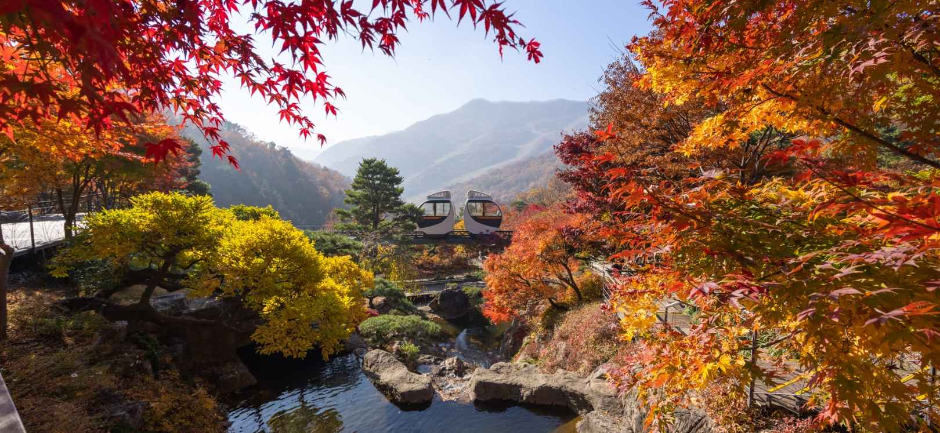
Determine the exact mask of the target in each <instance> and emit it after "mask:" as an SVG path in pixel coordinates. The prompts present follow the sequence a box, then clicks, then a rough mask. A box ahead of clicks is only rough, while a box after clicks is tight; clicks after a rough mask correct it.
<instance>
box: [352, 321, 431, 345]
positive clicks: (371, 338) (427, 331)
mask: <svg viewBox="0 0 940 433" xmlns="http://www.w3.org/2000/svg"><path fill="white" fill-rule="evenodd" d="M359 333H360V334H362V337H363V338H365V339H366V341H367V342H368V343H369V345H370V346H385V345H387V344H389V343H391V342H393V341H395V340H411V341H420V340H427V339H430V338H434V337H437V336H439V335H441V325H438V324H437V323H434V322H431V321H429V320H425V319H422V318H421V317H420V316H394V315H388V314H386V315H382V316H377V317H370V318H368V319H366V320H365V321H364V322H362V324H361V325H359Z"/></svg>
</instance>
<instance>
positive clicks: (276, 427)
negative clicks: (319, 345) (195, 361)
mask: <svg viewBox="0 0 940 433" xmlns="http://www.w3.org/2000/svg"><path fill="white" fill-rule="evenodd" d="M240 355H241V356H242V359H243V360H244V361H245V363H246V365H247V366H248V368H249V369H250V370H251V372H252V373H253V374H254V375H255V377H256V378H257V379H258V384H257V385H255V386H252V387H250V388H247V389H245V390H242V391H239V392H237V393H234V394H232V395H230V396H227V398H226V399H225V404H226V405H227V407H228V408H229V415H228V416H229V421H230V422H231V423H232V426H231V427H230V429H229V431H232V432H262V431H264V432H289V433H293V432H346V431H349V432H360V433H366V432H419V433H424V432H427V433H431V432H551V431H554V430H555V429H556V428H558V427H559V426H561V425H562V424H564V423H566V422H567V421H570V420H572V419H574V417H575V415H574V414H573V413H570V412H568V411H567V410H566V409H563V408H546V407H528V406H526V407H521V406H517V405H512V404H509V403H486V404H465V403H457V402H453V401H442V400H440V399H438V398H435V401H434V402H433V403H432V404H431V405H430V406H429V407H418V408H415V407H405V408H402V407H397V406H395V405H393V404H391V403H389V401H388V400H387V399H386V398H385V397H384V396H383V395H382V394H381V393H380V392H379V391H378V390H377V389H376V388H375V387H374V386H373V385H372V383H371V382H370V381H369V380H368V379H367V378H366V377H365V375H364V374H363V373H362V370H361V369H360V367H359V360H358V359H356V357H355V356H354V355H352V354H345V355H338V356H336V357H334V358H331V359H330V360H324V359H323V358H322V357H321V356H320V353H319V352H316V351H315V352H311V353H310V354H308V356H307V358H306V359H303V360H296V359H285V358H282V357H276V356H260V355H257V354H256V353H255V351H254V348H250V347H249V348H245V349H243V350H242V351H241V352H240Z"/></svg>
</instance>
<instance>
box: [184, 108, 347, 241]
mask: <svg viewBox="0 0 940 433" xmlns="http://www.w3.org/2000/svg"><path fill="white" fill-rule="evenodd" d="M221 134H222V139H224V140H225V141H227V142H228V144H229V145H230V146H231V147H232V154H234V155H235V157H236V158H238V163H239V164H240V166H241V171H237V170H235V169H234V168H232V167H231V166H230V165H229V164H228V163H227V162H223V161H221V160H220V159H219V158H214V157H212V155H211V152H209V151H208V143H207V142H206V140H205V139H204V138H203V137H202V134H200V133H199V132H198V131H197V130H196V129H195V128H192V127H188V128H185V129H184V131H183V135H184V136H186V137H188V138H190V139H192V140H194V141H196V142H197V143H199V145H200V146H201V147H202V149H203V153H202V157H201V161H202V173H201V174H200V175H199V179H201V180H204V181H206V182H208V183H209V185H211V187H212V190H211V191H212V196H213V198H214V199H215V203H216V205H218V206H230V205H233V204H247V205H252V206H267V205H271V206H274V208H275V209H277V211H278V212H279V213H280V214H281V217H282V218H284V219H288V220H291V221H292V222H293V223H294V224H298V225H321V224H323V223H324V222H325V221H326V218H327V216H328V215H329V214H330V211H332V210H333V208H335V207H340V206H342V205H343V197H345V193H344V190H345V189H346V188H347V187H348V186H349V180H348V179H347V178H346V177H345V176H343V175H342V174H340V173H338V172H336V171H334V170H330V169H328V168H324V167H321V166H320V165H317V164H313V163H310V162H307V161H304V160H301V159H300V158H297V157H296V156H294V155H293V154H292V153H291V151H290V150H288V149H287V148H284V147H279V146H277V145H276V144H274V143H271V142H267V143H266V142H262V141H261V140H259V139H258V138H257V137H255V136H254V135H253V134H251V133H250V132H248V131H246V130H245V129H244V128H242V127H241V126H239V125H236V124H234V123H226V124H225V125H223V127H222V131H221Z"/></svg>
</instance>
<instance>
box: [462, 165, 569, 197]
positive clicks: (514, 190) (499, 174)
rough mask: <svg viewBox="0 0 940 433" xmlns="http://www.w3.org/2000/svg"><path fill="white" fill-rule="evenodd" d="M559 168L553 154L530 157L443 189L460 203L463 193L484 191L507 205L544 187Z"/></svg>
mask: <svg viewBox="0 0 940 433" xmlns="http://www.w3.org/2000/svg"><path fill="white" fill-rule="evenodd" d="M562 166H563V164H562V163H561V161H559V160H558V157H557V156H555V154H554V153H550V152H549V153H542V154H539V155H537V156H534V157H530V158H525V159H523V160H519V161H515V162H513V163H511V164H507V165H503V166H501V167H496V168H493V169H490V170H487V171H486V172H484V173H483V174H481V175H479V176H476V177H474V178H472V179H469V180H466V181H463V182H458V183H454V184H451V185H449V186H447V187H446V188H445V189H447V190H449V191H451V193H453V197H455V198H459V199H460V200H458V201H460V202H462V201H463V198H464V197H466V196H467V191H468V190H471V189H476V190H480V191H486V192H487V193H489V194H490V195H492V196H493V199H495V200H496V201H497V202H499V203H509V202H510V201H511V200H512V199H514V198H515V197H516V196H518V195H519V194H522V193H524V192H526V191H529V190H531V189H532V188H535V187H539V186H545V185H547V184H548V182H549V181H550V180H551V178H552V177H554V176H555V173H556V172H558V169H560V168H561V167H562Z"/></svg>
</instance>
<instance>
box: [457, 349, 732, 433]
mask: <svg viewBox="0 0 940 433" xmlns="http://www.w3.org/2000/svg"><path fill="white" fill-rule="evenodd" d="M605 371H606V369H602V368H599V369H598V371H595V374H592V375H591V377H590V378H588V379H582V378H580V377H578V376H577V375H575V374H574V373H570V372H567V371H564V370H558V371H556V372H555V373H554V374H546V373H542V372H540V371H539V370H538V369H537V368H536V367H535V366H532V365H520V364H508V363H505V362H501V363H497V364H494V365H493V366H492V367H490V368H489V369H485V368H478V369H477V370H476V371H474V372H473V376H472V377H471V379H470V393H471V396H472V398H473V400H474V401H512V402H519V403H528V404H536V405H544V406H562V407H567V408H568V409H570V410H572V411H574V412H577V413H578V414H580V415H581V416H582V419H581V421H580V422H578V425H577V429H578V432H580V433H595V432H613V433H616V432H622V433H646V432H648V431H649V429H647V428H645V427H644V421H645V420H646V416H647V414H648V413H649V409H648V407H646V406H645V405H644V404H642V403H641V402H640V401H639V399H637V398H636V396H635V394H632V393H631V394H628V395H626V396H624V397H623V398H621V397H620V396H618V393H617V391H616V390H615V389H614V388H613V387H612V386H611V385H610V384H609V383H608V382H607V381H606V380H604V379H603V378H601V376H603V374H602V373H600V372H605ZM668 431H670V432H674V433H711V432H712V431H714V424H713V423H712V421H711V420H710V419H709V418H708V417H707V416H706V415H705V413H704V412H702V411H699V410H691V411H689V410H685V411H677V412H676V414H675V422H674V423H673V424H671V425H670V426H669V428H668Z"/></svg>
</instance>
